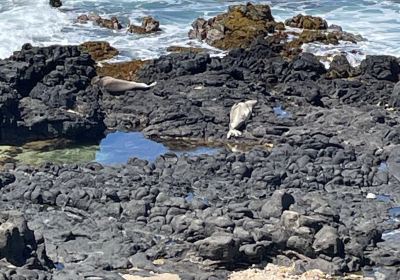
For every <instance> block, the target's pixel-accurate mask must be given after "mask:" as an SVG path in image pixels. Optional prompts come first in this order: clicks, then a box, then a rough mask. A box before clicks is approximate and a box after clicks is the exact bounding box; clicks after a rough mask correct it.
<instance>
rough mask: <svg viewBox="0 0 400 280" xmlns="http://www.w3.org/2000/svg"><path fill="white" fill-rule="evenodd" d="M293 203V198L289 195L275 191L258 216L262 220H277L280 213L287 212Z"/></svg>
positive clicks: (281, 191)
mask: <svg viewBox="0 0 400 280" xmlns="http://www.w3.org/2000/svg"><path fill="white" fill-rule="evenodd" d="M293 203H294V197H293V196H292V195H291V194H289V193H287V192H285V191H283V190H277V191H275V192H274V193H273V194H272V196H271V199H269V200H268V201H267V202H266V203H265V204H264V205H263V207H262V208H261V213H260V216H261V217H263V218H271V217H273V218H279V217H280V216H281V215H282V212H283V211H285V210H288V209H289V207H290V205H292V204H293Z"/></svg>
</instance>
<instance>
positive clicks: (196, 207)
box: [0, 4, 400, 279]
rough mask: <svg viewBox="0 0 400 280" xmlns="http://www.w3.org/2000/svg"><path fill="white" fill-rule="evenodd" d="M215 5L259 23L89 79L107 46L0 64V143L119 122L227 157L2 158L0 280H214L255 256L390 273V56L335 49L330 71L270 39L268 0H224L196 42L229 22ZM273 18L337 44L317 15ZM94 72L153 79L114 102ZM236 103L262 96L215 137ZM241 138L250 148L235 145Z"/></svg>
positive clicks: (395, 140) (18, 56) (82, 134)
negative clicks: (227, 2) (154, 277)
mask: <svg viewBox="0 0 400 280" xmlns="http://www.w3.org/2000/svg"><path fill="white" fill-rule="evenodd" d="M268 11H269V12H268ZM229 12H231V13H233V14H235V15H236V18H239V19H241V20H240V21H239V22H242V23H245V24H248V23H249V21H254V22H255V24H256V25H257V26H261V25H264V22H263V23H260V21H264V20H265V19H267V22H269V25H268V26H270V27H269V28H266V29H265V30H264V29H263V31H262V32H261V33H260V32H258V31H257V32H255V33H251V32H250V33H246V32H247V31H248V30H247V31H246V30H245V31H243V30H242V31H243V32H245V33H240V34H241V35H240V36H238V37H235V36H236V35H238V34H236V33H235V32H234V31H235V30H236V29H232V28H231V29H229V28H228V29H224V30H225V31H226V32H222V33H218V36H217V37H218V40H219V41H218V42H219V43H218V44H217V46H219V47H221V48H225V46H229V47H228V49H230V50H229V52H228V54H227V55H226V56H224V57H222V58H220V57H211V56H210V55H209V54H207V53H205V52H203V51H190V50H189V51H184V52H177V53H171V54H169V55H166V56H162V57H160V58H158V59H155V60H151V61H146V62H145V63H139V64H137V62H133V64H126V65H125V66H123V67H122V66H121V67H119V66H112V64H111V65H109V66H106V65H105V66H103V67H109V68H107V69H106V68H104V69H103V72H101V71H102V70H101V69H100V68H99V66H98V65H96V62H95V60H94V59H96V58H95V57H93V58H92V56H91V55H89V54H88V53H87V52H89V50H88V49H87V48H91V49H93V51H94V52H96V53H97V54H99V57H100V58H99V60H101V58H104V57H107V56H104V55H103V54H102V52H103V51H104V50H105V51H108V50H111V51H112V52H114V53H115V52H116V50H113V49H112V48H111V47H110V46H109V45H107V43H104V42H103V43H102V45H101V47H98V46H94V47H93V45H92V44H87V45H86V47H87V48H86V49H84V48H82V46H80V47H79V46H50V47H42V48H39V47H32V46H31V45H29V44H26V45H24V46H23V47H22V49H21V51H17V52H15V53H14V55H13V56H11V57H10V58H9V59H4V60H0V91H1V97H2V98H1V100H0V108H1V120H2V122H1V123H0V132H1V133H0V143H1V144H15V143H25V142H28V141H32V140H41V139H53V138H66V139H69V140H73V141H79V142H92V141H97V140H99V139H101V138H102V137H103V136H104V134H105V133H106V132H107V131H110V130H123V131H141V132H143V133H144V134H145V135H146V136H147V137H149V138H154V139H163V140H166V139H167V140H168V139H169V140H171V139H173V140H191V141H194V142H196V141H199V142H203V143H204V142H207V143H209V144H210V145H213V144H214V145H217V144H221V143H222V144H227V145H230V146H232V147H233V148H234V150H236V152H232V151H229V150H226V151H221V152H219V153H217V154H214V155H201V156H192V157H187V156H186V157H177V156H176V155H174V154H170V153H168V154H166V155H164V156H161V157H159V158H158V159H157V160H156V161H155V162H147V161H143V160H140V159H135V158H134V159H131V160H130V161H129V162H128V163H127V164H124V165H121V166H102V165H100V164H98V163H93V162H92V163H88V164H79V165H78V164H69V165H67V164H64V165H58V164H54V163H47V164H43V165H42V166H39V167H33V166H27V165H23V164H6V165H5V166H3V169H2V171H1V172H0V210H1V211H0V279H124V278H122V276H121V275H123V274H137V275H142V276H146V275H149V273H150V272H155V273H174V274H178V275H179V277H180V279H226V278H227V277H228V275H229V274H230V273H231V272H232V271H234V270H241V269H244V268H246V267H250V266H252V265H257V266H260V267H262V266H265V265H266V263H269V262H273V263H275V264H279V265H291V264H294V270H295V271H296V272H297V273H299V274H301V273H303V272H305V271H308V270H311V269H315V268H317V269H320V270H322V271H324V272H325V273H328V274H332V275H343V274H345V273H352V272H359V271H364V272H365V273H367V272H370V273H373V272H374V271H378V272H379V273H380V274H381V275H384V277H386V278H385V279H399V278H400V262H399V260H400V247H399V246H397V245H396V242H394V243H391V242H388V241H386V242H385V241H384V238H383V236H385V235H384V234H387V232H390V231H393V230H395V229H398V228H399V227H400V222H399V220H398V219H396V217H397V218H398V214H393V213H394V212H393V211H392V212H390V211H389V210H390V209H393V208H394V207H398V206H399V204H400V182H399V179H400V172H399V170H400V164H399V161H398V149H399V148H400V146H399V145H400V115H399V113H398V106H399V104H400V103H399V98H400V90H399V89H400V86H399V78H400V76H399V75H400V64H399V62H400V61H399V59H398V58H396V57H392V56H385V55H381V56H367V57H366V59H365V60H364V61H362V63H361V65H360V66H359V67H353V66H351V65H350V63H349V62H348V61H347V59H346V56H345V55H340V56H336V57H334V58H333V61H332V63H331V67H330V68H329V69H326V68H325V67H324V65H323V64H322V63H321V62H320V61H319V59H318V58H317V57H316V56H314V55H313V54H310V53H302V52H301V49H299V48H298V45H296V46H297V47H294V46H293V43H292V42H293V41H290V40H286V39H282V38H286V37H285V36H284V34H283V33H282V32H281V31H279V30H278V31H275V28H276V27H277V26H278V27H279V26H280V27H279V29H282V24H283V23H275V22H274V19H273V17H272V15H271V11H270V8H269V7H268V6H266V5H264V6H258V5H254V6H252V5H250V4H247V5H241V6H235V7H232V8H231V9H230V11H228V14H224V15H220V16H218V17H216V19H213V20H209V21H207V22H202V24H201V25H200V24H194V26H193V27H196V28H198V27H201V28H202V31H201V32H200V31H199V29H197V31H196V32H192V34H194V33H196V34H197V35H199V34H202V35H201V36H200V38H199V39H207V38H208V39H209V40H210V36H209V34H212V35H213V36H215V35H216V32H215V31H212V30H214V29H218V28H219V30H220V27H221V25H220V24H221V22H223V24H225V26H226V24H227V23H231V24H233V22H232V19H234V18H232V14H229ZM265 14H268V16H267V17H264V15H265ZM242 17H244V18H246V20H244V19H243V18H242ZM196 22H197V23H199V21H196ZM271 23H273V24H271ZM286 25H290V26H295V27H296V28H298V27H302V28H311V29H312V28H315V29H318V30H314V31H315V32H317V33H314V34H324V35H323V36H325V37H324V38H328V37H329V38H333V37H331V36H333V35H329V34H330V33H329V32H330V31H328V29H327V28H328V24H327V23H326V22H324V21H323V19H318V18H314V17H305V18H302V17H300V16H297V17H295V18H294V19H292V20H289V21H287V22H286ZM233 26H236V27H237V25H235V24H233ZM271 26H272V27H271ZM236 27H235V28H236ZM283 27H284V26H283ZM157 28H158V27H157ZM263 28H265V26H263ZM321 29H322V30H326V32H328V33H326V34H325V33H320V32H321V31H320V30H321ZM237 30H240V29H237ZM220 31H221V30H220ZM232 31H233V32H232ZM253 31H254V30H253ZM336 31H337V32H342V31H338V29H336ZM204 32H206V34H205V33H204ZM210 32H211V33H210ZM263 32H266V33H263ZM271 32H273V34H275V35H272V36H267V35H268V34H269V33H271ZM303 32H304V31H303ZM318 32H319V33H318ZM324 32H325V31H324ZM207 34H208V35H207ZM221 34H222V35H221ZM243 34H245V35H243ZM327 34H328V35H327ZM336 34H339V33H336ZM340 34H342V35H343V34H344V33H343V32H342V33H340ZM197 35H196V36H197ZM342 35H341V36H342ZM243 36H244V37H245V38H247V39H246V40H244V41H243V40H242V39H243V38H244V37H243ZM335 36H336V35H335ZM300 37H301V36H300ZM317 37H318V38H321V36H320V35H318V36H317ZM223 38H227V41H225V42H224V43H223V44H222V43H221V40H223ZM237 38H239V39H240V42H241V43H240V45H235V44H234V41H235V40H236V39H237ZM335 38H336V39H338V37H335ZM214 39H215V37H214ZM322 41H323V40H322ZM243 42H245V45H241V44H242V43H243ZM300 45H301V44H300ZM121 69H122V70H121ZM121 72H123V73H121ZM100 73H101V75H112V76H116V77H118V76H117V75H120V76H119V77H118V78H124V79H129V80H137V81H141V82H145V83H151V82H154V81H157V85H156V86H155V87H153V88H150V89H147V90H135V91H133V90H132V91H127V92H125V93H123V94H111V93H109V92H107V91H106V90H104V89H103V88H99V87H98V86H95V85H92V84H91V80H92V78H93V77H94V76H96V75H99V74H100ZM110 73H112V74H110ZM250 99H252V100H257V101H258V103H257V105H256V106H255V108H254V110H253V114H252V117H251V119H250V120H249V121H248V123H247V125H246V127H245V129H244V131H243V135H242V136H241V137H237V138H233V139H229V140H228V139H226V133H227V132H228V123H229V111H230V109H231V107H232V105H234V104H235V103H237V102H240V101H244V100H250ZM243 144H245V145H247V146H254V148H253V149H251V150H250V151H246V152H244V151H243V152H240V151H237V150H240V148H239V147H240V145H243ZM263 147H269V148H268V149H266V148H263ZM379 195H385V197H387V198H388V199H385V200H383V201H382V199H377V197H379ZM22 213H23V214H22ZM397 242H399V241H397ZM397 244H398V243H397ZM373 269H375V270H373Z"/></svg>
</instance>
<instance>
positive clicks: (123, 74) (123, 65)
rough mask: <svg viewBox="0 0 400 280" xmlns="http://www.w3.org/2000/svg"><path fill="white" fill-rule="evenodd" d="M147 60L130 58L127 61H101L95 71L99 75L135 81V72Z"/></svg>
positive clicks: (147, 61)
mask: <svg viewBox="0 0 400 280" xmlns="http://www.w3.org/2000/svg"><path fill="white" fill-rule="evenodd" d="M149 62H150V61H149V60H132V61H128V62H117V63H102V65H101V66H97V67H96V71H97V74H98V75H100V76H110V77H113V78H116V79H122V80H128V81H136V80H137V79H138V78H137V76H136V74H137V72H138V71H139V70H140V69H142V68H143V67H144V66H145V65H147V64H148V63H149Z"/></svg>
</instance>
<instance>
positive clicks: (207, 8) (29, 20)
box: [0, 0, 400, 64]
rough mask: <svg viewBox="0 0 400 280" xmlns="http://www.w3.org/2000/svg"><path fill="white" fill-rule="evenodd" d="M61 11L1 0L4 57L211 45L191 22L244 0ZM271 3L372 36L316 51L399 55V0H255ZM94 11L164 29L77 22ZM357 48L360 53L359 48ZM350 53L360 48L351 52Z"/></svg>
mask: <svg viewBox="0 0 400 280" xmlns="http://www.w3.org/2000/svg"><path fill="white" fill-rule="evenodd" d="M63 2H64V6H63V7H62V8H61V9H53V8H51V7H50V6H49V4H48V0H35V1H31V0H0V30H1V31H0V58H4V57H8V56H9V55H11V54H12V52H13V51H15V50H18V49H20V47H21V45H22V44H24V43H27V42H29V43H32V44H34V45H50V44H79V43H82V42H84V41H89V40H106V41H109V42H110V43H111V44H112V45H113V46H115V47H116V48H118V49H119V50H120V51H121V54H120V56H118V57H117V59H118V60H126V59H131V58H154V57H157V56H159V55H162V54H165V53H166V48H167V47H168V46H170V45H180V46H185V45H186V46H187V45H194V46H200V47H209V46H206V45H205V44H202V43H199V42H196V41H190V40H188V39H187V32H188V31H189V29H190V24H191V22H192V21H193V20H194V19H195V18H197V17H199V16H202V17H205V18H208V17H211V16H214V15H216V14H218V13H220V12H222V11H225V10H226V8H227V6H229V5H232V4H238V3H244V2H243V1H235V2H234V1H220V0H204V1H201V3H200V2H199V1H195V0H178V1H173V0H115V1H108V0H64V1H63ZM253 2H262V3H267V4H271V6H272V13H273V15H274V17H275V18H276V19H277V20H284V19H286V18H289V17H291V16H293V15H295V14H297V13H305V14H312V15H316V16H322V17H324V18H326V19H327V20H328V23H329V24H338V25H341V26H342V27H343V28H344V30H346V31H349V32H353V33H356V34H361V35H362V36H364V37H365V38H367V39H368V41H366V42H360V43H358V44H357V45H355V44H347V43H343V44H340V45H338V46H321V45H319V44H317V45H316V44H310V45H306V46H305V47H304V48H305V49H306V50H307V51H311V52H313V53H315V54H317V55H326V54H330V55H331V54H335V53H341V52H346V53H347V56H348V58H349V59H350V60H351V62H352V63H353V64H357V63H358V62H359V61H360V59H362V58H363V55H366V54H391V55H395V56H399V55H400V36H399V32H400V17H399V14H400V3H398V2H396V1H378V0H376V1H374V0H355V1H345V0H338V1H334V2H333V1H331V0H319V1H316V0H313V1H311V0H307V1H293V0H289V1H282V0H272V1H257V0H256V1H253ZM89 12H95V13H98V14H99V15H100V16H103V17H107V18H109V17H111V16H117V17H118V18H119V19H120V20H121V21H122V22H123V24H124V25H126V24H127V23H128V22H132V23H139V21H140V18H141V17H142V16H144V15H152V16H155V17H156V18H157V19H159V20H160V22H161V28H162V32H160V33H157V34H152V35H133V34H127V33H126V30H120V31H113V30H108V29H104V28H101V27H98V26H94V25H93V24H90V23H89V24H78V23H76V22H75V19H76V17H77V16H78V15H79V14H82V13H89ZM354 50H355V51H354ZM350 51H353V53H354V52H355V53H356V54H355V55H354V54H352V53H351V52H350Z"/></svg>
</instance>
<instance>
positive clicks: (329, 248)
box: [312, 225, 344, 257]
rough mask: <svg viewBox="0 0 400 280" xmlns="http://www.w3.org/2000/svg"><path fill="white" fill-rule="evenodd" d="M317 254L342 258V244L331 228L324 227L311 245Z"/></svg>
mask: <svg viewBox="0 0 400 280" xmlns="http://www.w3.org/2000/svg"><path fill="white" fill-rule="evenodd" d="M312 247H313V248H314V250H315V251H316V252H318V253H323V254H325V255H327V256H331V257H334V256H343V255H344V244H343V242H342V240H341V239H340V238H339V234H338V232H337V230H336V229H335V228H333V227H331V226H328V225H324V226H323V227H322V228H321V229H320V230H319V231H318V232H317V233H316V234H315V240H314V243H313V245H312Z"/></svg>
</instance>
